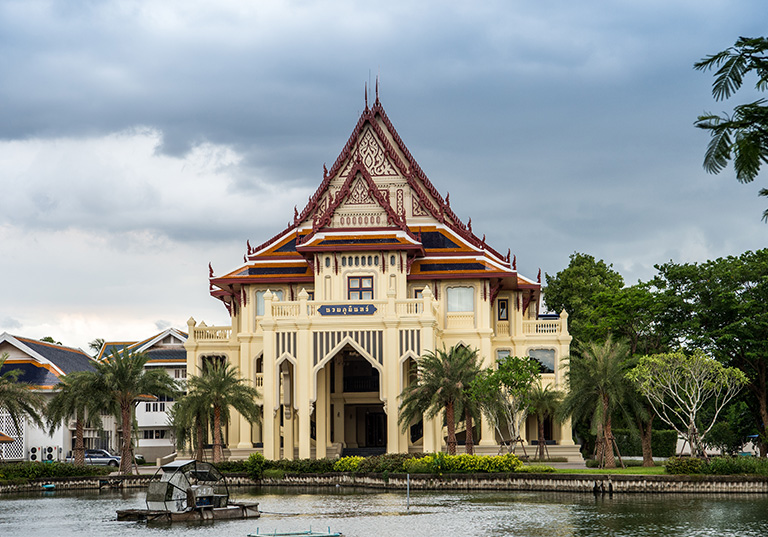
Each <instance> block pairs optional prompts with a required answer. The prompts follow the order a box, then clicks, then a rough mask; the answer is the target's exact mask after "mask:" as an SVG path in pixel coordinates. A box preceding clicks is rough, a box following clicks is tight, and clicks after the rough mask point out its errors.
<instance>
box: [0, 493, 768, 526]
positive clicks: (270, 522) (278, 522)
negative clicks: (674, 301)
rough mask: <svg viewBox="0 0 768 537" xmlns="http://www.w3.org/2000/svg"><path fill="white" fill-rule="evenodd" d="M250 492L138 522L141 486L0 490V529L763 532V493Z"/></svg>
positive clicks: (766, 522) (766, 504) (767, 510)
mask: <svg viewBox="0 0 768 537" xmlns="http://www.w3.org/2000/svg"><path fill="white" fill-rule="evenodd" d="M233 497H234V498H236V499H242V500H250V501H258V502H259V503H260V505H261V509H262V510H263V511H265V514H264V516H263V517H262V518H261V519H257V520H237V521H221V522H217V523H216V524H215V525H214V524H212V523H203V524H198V525H187V524H183V525H173V526H159V527H147V526H146V525H145V524H141V523H136V522H117V521H116V520H115V512H116V511H117V510H118V509H129V508H142V507H143V506H144V494H143V493H142V492H127V493H120V492H114V491H104V492H81V493H73V492H69V493H64V492H55V493H52V494H51V493H45V495H43V494H37V495H16V496H9V495H5V496H1V497H0V534H2V535H12V536H14V537H25V536H35V537H38V536H43V537H65V536H70V535H72V536H78V535H87V536H98V537H113V536H120V537H130V536H133V535H141V536H144V537H147V536H152V537H155V536H156V537H161V536H162V537H176V536H181V535H184V536H187V535H194V536H200V537H204V536H209V535H210V536H213V535H216V536H221V535H227V536H230V535H231V536H241V537H244V536H245V535H247V534H248V533H253V532H255V531H256V528H257V527H258V528H259V529H260V532H261V533H267V532H272V531H275V530H278V531H280V530H283V531H288V530H293V531H296V530H306V529H309V527H310V526H311V527H312V528H315V529H326V528H327V527H329V526H330V528H331V529H332V530H334V531H341V532H343V533H344V534H345V535H346V536H347V537H390V536H391V537H400V536H403V537H405V536H408V537H410V536H420V537H421V536H424V537H430V536H441V537H442V536H444V535H446V534H448V533H451V534H455V535H461V536H494V537H496V536H525V537H538V536H542V537H544V536H546V537H561V536H562V537H576V536H579V537H580V536H585V537H586V536H590V537H591V536H594V535H600V536H628V537H639V536H643V537H646V536H662V535H663V536H668V535H675V536H709V535H711V536H714V535H718V536H720V535H722V536H734V537H735V536H738V537H752V536H755V537H756V536H760V537H762V536H764V535H768V497H766V496H765V495H710V496H702V495H686V494H669V495H650V494H633V495H614V496H612V497H608V496H600V497H594V496H592V495H586V494H545V493H534V492H530V493H527V492H526V493H523V492H443V491H429V492H425V491H418V492H414V493H412V495H411V508H410V510H406V501H405V494H404V492H400V491H398V492H380V491H370V490H353V489H346V488H333V489H312V488H307V489H296V488H286V489H275V488H268V489H267V488H265V489H259V488H254V489H235V490H234V491H233Z"/></svg>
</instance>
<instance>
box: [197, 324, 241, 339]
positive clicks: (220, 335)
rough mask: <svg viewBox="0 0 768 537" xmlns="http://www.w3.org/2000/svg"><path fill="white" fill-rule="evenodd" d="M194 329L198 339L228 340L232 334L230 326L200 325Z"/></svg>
mask: <svg viewBox="0 0 768 537" xmlns="http://www.w3.org/2000/svg"><path fill="white" fill-rule="evenodd" d="M194 330H195V339H196V340H197V341H228V340H229V338H230V336H231V335H232V327H230V326H198V327H197V328H195V329H194Z"/></svg>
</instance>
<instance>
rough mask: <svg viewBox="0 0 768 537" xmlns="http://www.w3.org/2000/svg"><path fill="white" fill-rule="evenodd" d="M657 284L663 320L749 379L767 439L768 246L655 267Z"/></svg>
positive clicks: (680, 337)
mask: <svg viewBox="0 0 768 537" xmlns="http://www.w3.org/2000/svg"><path fill="white" fill-rule="evenodd" d="M656 268H657V269H658V271H659V274H658V276H657V277H656V278H655V279H654V285H655V286H656V287H657V288H658V289H659V290H660V293H663V295H664V301H665V309H664V311H663V312H662V313H661V314H660V315H661V317H662V318H661V322H662V323H663V324H664V325H665V326H666V327H667V328H668V330H669V331H670V333H672V334H673V335H674V336H675V338H676V340H677V341H678V342H679V343H680V344H681V345H683V346H685V347H687V348H690V349H695V348H698V349H702V350H703V351H704V352H706V353H707V354H709V355H711V356H713V357H715V358H716V359H717V360H719V361H720V362H722V363H723V364H725V365H728V366H734V367H738V368H739V369H740V370H741V371H743V372H744V373H745V374H746V376H747V378H748V379H749V384H748V385H747V391H748V392H749V394H750V395H751V397H752V402H750V404H749V407H750V408H752V409H753V411H754V420H755V424H756V425H758V426H759V427H760V442H759V445H760V451H761V455H763V456H765V454H766V442H768V311H767V310H766V306H765V305H766V304H768V278H766V274H768V249H763V250H757V251H755V252H745V253H744V254H742V255H740V256H738V257H736V256H729V257H725V258H719V259H716V260H714V261H707V262H705V263H702V264H696V263H693V264H680V265H678V264H675V263H672V262H669V263H666V264H664V265H660V266H658V265H657V267H656Z"/></svg>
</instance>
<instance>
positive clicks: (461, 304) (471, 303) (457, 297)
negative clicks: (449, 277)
mask: <svg viewBox="0 0 768 537" xmlns="http://www.w3.org/2000/svg"><path fill="white" fill-rule="evenodd" d="M446 300H447V303H448V311H449V312H458V311H475V289H474V287H449V288H448V289H447V290H446Z"/></svg>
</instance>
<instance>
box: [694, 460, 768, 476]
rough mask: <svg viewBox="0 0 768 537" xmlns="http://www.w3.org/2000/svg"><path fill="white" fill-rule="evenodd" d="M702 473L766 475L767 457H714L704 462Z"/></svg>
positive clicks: (767, 472) (767, 467) (767, 468)
mask: <svg viewBox="0 0 768 537" xmlns="http://www.w3.org/2000/svg"><path fill="white" fill-rule="evenodd" d="M702 473H704V474H715V475H734V474H754V475H768V459H763V458H757V457H715V458H714V459H711V460H710V461H708V462H706V463H705V464H704V466H703V468H702Z"/></svg>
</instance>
